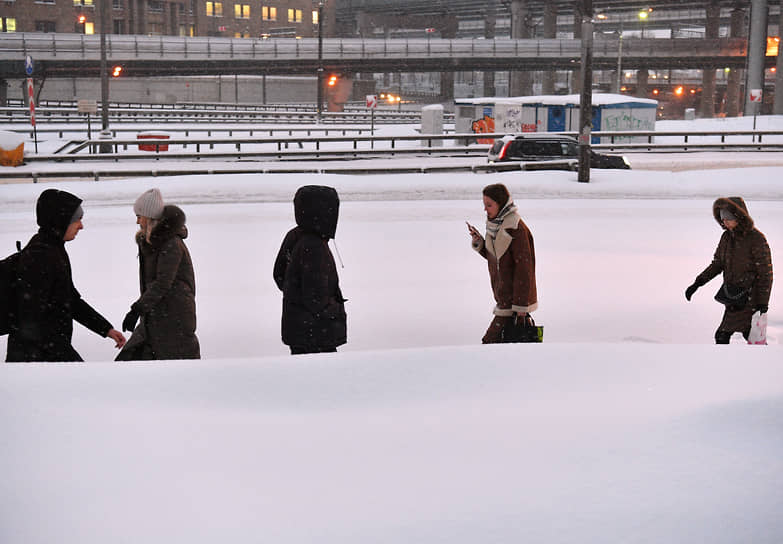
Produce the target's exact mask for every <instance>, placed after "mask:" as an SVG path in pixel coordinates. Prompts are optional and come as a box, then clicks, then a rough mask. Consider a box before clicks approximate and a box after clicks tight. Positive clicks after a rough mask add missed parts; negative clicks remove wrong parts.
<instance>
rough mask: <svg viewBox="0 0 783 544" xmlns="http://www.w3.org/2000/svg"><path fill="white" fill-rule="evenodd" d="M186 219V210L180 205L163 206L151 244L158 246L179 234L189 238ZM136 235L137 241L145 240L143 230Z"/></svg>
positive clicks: (151, 235) (183, 237)
mask: <svg viewBox="0 0 783 544" xmlns="http://www.w3.org/2000/svg"><path fill="white" fill-rule="evenodd" d="M185 220H186V217H185V212H183V211H182V209H181V208H180V207H179V206H174V205H173V204H168V205H166V206H165V207H164V208H163V215H162V216H161V218H160V220H159V221H158V224H157V225H155V227H154V228H153V229H152V234H150V241H149V244H150V245H151V246H152V247H155V248H158V247H160V246H162V245H163V244H164V243H165V242H166V240H168V239H169V238H171V237H172V236H179V237H180V238H182V239H185V238H187V237H188V228H187V227H186V226H185ZM136 237H137V238H136V240H137V241H143V240H144V234H143V233H142V232H138V233H137V234H136Z"/></svg>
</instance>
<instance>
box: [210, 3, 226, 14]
mask: <svg viewBox="0 0 783 544" xmlns="http://www.w3.org/2000/svg"><path fill="white" fill-rule="evenodd" d="M207 17H223V3H222V2H207Z"/></svg>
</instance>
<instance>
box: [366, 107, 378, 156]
mask: <svg viewBox="0 0 783 544" xmlns="http://www.w3.org/2000/svg"><path fill="white" fill-rule="evenodd" d="M364 98H365V103H366V105H367V108H368V109H369V110H370V136H375V109H376V108H377V107H378V95H377V94H368V95H366V96H365V97H364ZM373 143H374V142H372V140H371V141H370V148H371V149H374V146H373Z"/></svg>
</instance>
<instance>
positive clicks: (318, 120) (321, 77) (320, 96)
mask: <svg viewBox="0 0 783 544" xmlns="http://www.w3.org/2000/svg"><path fill="white" fill-rule="evenodd" d="M323 17H324V0H319V1H318V77H317V78H316V79H317V82H318V90H317V93H316V96H317V98H316V101H317V104H316V105H315V119H316V121H315V122H316V123H317V124H319V125H320V124H321V112H322V111H323V103H324V32H323V28H324V19H323Z"/></svg>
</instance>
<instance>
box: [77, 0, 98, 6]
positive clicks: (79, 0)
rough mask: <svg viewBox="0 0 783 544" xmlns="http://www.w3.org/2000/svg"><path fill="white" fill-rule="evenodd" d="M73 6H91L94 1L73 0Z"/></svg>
mask: <svg viewBox="0 0 783 544" xmlns="http://www.w3.org/2000/svg"><path fill="white" fill-rule="evenodd" d="M73 5H74V6H89V7H93V6H94V3H93V0H73Z"/></svg>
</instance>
